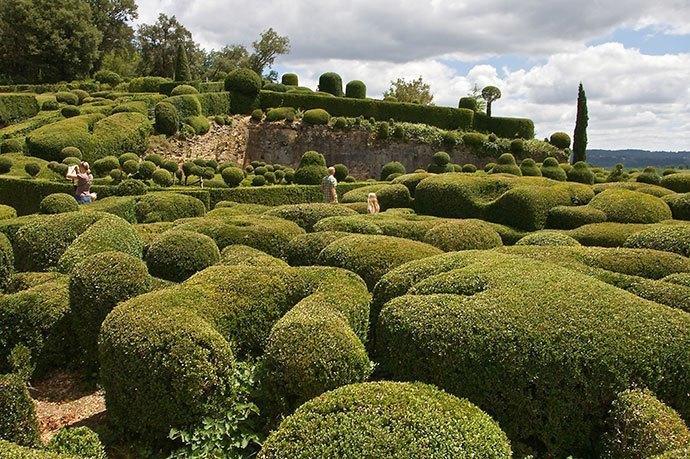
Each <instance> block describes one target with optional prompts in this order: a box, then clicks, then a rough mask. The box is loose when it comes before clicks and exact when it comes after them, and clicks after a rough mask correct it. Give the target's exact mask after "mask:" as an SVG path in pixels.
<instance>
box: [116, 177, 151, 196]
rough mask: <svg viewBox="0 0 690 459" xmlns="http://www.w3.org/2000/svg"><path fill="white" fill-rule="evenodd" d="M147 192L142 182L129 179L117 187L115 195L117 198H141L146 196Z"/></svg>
mask: <svg viewBox="0 0 690 459" xmlns="http://www.w3.org/2000/svg"><path fill="white" fill-rule="evenodd" d="M147 190H148V188H147V187H146V184H145V183H144V182H142V181H141V180H137V179H131V178H129V179H125V180H123V181H122V182H120V183H119V184H118V185H117V187H116V189H115V194H116V195H118V196H141V195H143V194H146V191H147Z"/></svg>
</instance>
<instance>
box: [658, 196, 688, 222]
mask: <svg viewBox="0 0 690 459" xmlns="http://www.w3.org/2000/svg"><path fill="white" fill-rule="evenodd" d="M662 199H663V200H664V201H666V204H668V206H669V207H670V208H671V212H672V213H673V218H674V219H676V220H690V193H684V194H675V193H674V194H670V195H667V196H664V197H663V198H662Z"/></svg>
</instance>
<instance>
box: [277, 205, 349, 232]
mask: <svg viewBox="0 0 690 459" xmlns="http://www.w3.org/2000/svg"><path fill="white" fill-rule="evenodd" d="M356 214H357V212H355V211H354V210H352V209H348V208H347V207H344V206H336V205H332V204H328V203H313V204H291V205H287V206H278V207H276V208H274V209H272V210H269V211H268V212H266V213H265V215H271V216H274V217H279V218H283V219H285V220H290V221H292V222H295V223H296V224H297V225H298V226H299V227H300V228H303V229H304V230H306V231H307V232H311V231H312V230H313V228H314V225H315V224H316V223H318V222H319V221H320V220H322V219H324V218H327V217H334V216H346V215H356Z"/></svg>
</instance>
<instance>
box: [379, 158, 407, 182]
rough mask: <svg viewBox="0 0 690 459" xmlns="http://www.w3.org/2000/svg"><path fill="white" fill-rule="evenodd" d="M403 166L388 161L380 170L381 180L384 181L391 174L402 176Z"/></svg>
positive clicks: (397, 162)
mask: <svg viewBox="0 0 690 459" xmlns="http://www.w3.org/2000/svg"><path fill="white" fill-rule="evenodd" d="M404 173H405V166H404V165H403V163H401V162H399V161H390V162H388V163H386V164H384V165H383V167H382V168H381V175H380V179H381V180H386V179H387V178H388V177H389V176H390V175H391V174H401V175H402V174H404Z"/></svg>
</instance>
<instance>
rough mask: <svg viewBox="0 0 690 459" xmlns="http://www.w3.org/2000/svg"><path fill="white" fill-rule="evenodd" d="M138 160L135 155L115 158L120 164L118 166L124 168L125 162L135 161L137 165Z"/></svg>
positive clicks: (137, 156)
mask: <svg viewBox="0 0 690 459" xmlns="http://www.w3.org/2000/svg"><path fill="white" fill-rule="evenodd" d="M140 159H141V158H139V155H137V154H136V153H123V154H121V155H120V156H118V158H117V160H118V161H119V162H120V166H124V165H125V163H126V162H127V161H135V162H136V163H137V164H138V163H139V160H140Z"/></svg>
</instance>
